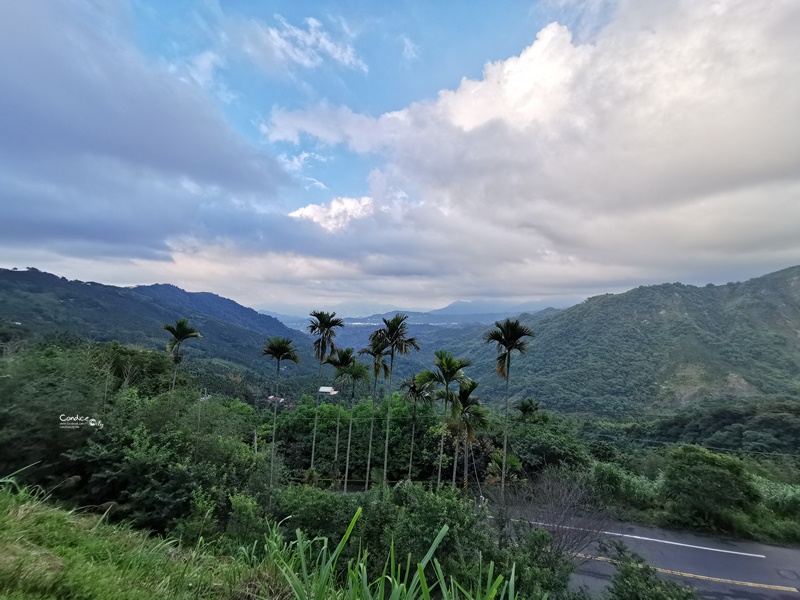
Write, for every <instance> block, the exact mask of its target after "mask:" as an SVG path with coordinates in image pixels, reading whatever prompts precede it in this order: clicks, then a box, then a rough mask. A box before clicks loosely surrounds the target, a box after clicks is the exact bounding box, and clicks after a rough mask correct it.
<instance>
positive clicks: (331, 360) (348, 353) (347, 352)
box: [324, 348, 356, 479]
mask: <svg viewBox="0 0 800 600" xmlns="http://www.w3.org/2000/svg"><path fill="white" fill-rule="evenodd" d="M324 362H325V364H327V365H332V366H333V368H334V369H336V371H337V372H338V371H339V370H340V369H346V368H347V367H349V366H350V365H352V364H353V363H354V362H356V356H355V350H354V349H353V348H345V349H344V350H343V349H342V348H336V350H335V351H334V352H331V354H330V355H329V356H328V358H326V359H325V361H324ZM343 391H344V390H341V392H343ZM343 395H344V394H343V393H340V394H339V402H338V405H339V411H338V413H337V414H336V448H335V450H334V452H333V478H334V479H336V478H337V477H339V430H340V426H341V422H342V396H343Z"/></svg>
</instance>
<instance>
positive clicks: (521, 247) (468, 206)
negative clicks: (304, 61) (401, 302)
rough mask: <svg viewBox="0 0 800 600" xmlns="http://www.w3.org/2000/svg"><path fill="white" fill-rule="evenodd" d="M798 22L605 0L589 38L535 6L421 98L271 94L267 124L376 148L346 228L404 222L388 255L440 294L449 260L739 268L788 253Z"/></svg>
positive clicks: (496, 264) (297, 136) (494, 266)
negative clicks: (530, 37) (277, 101)
mask: <svg viewBox="0 0 800 600" xmlns="http://www.w3.org/2000/svg"><path fill="white" fill-rule="evenodd" d="M598 6H599V5H598ZM603 10H605V9H603ZM798 29H800V4H798V3H797V2H794V1H793V0H763V1H762V2H754V1H744V0H727V1H719V2H714V3H706V2H694V1H692V0H684V1H681V2H669V3H665V2H660V1H652V2H642V1H636V2H634V1H632V0H631V1H623V2H620V4H619V5H618V6H617V8H616V11H614V12H613V16H610V20H609V21H608V22H607V24H606V25H605V26H604V27H603V28H602V29H600V30H599V31H598V32H597V33H596V35H595V36H594V37H593V38H592V40H591V43H588V42H587V43H578V42H576V41H575V39H573V36H572V34H571V32H570V31H569V30H568V29H567V28H566V27H564V26H561V25H558V24H556V23H553V24H550V25H548V26H547V27H544V28H543V29H542V30H541V31H540V32H539V34H538V35H537V39H536V41H535V42H533V44H531V45H530V46H529V47H528V48H526V49H524V50H523V51H522V52H521V53H520V55H519V56H515V57H511V58H509V59H507V60H504V61H497V62H494V63H490V64H487V65H486V67H485V69H484V73H483V76H482V78H480V79H478V80H469V79H464V80H463V81H462V82H461V85H460V86H459V87H458V89H456V90H443V91H442V92H440V94H439V96H438V98H436V99H435V100H432V101H427V102H420V103H416V104H412V105H410V106H408V107H407V108H405V109H403V110H401V111H397V112H393V113H386V114H383V115H381V116H379V117H375V118H374V117H370V116H368V115H362V114H358V113H355V112H353V111H352V110H350V109H349V108H347V107H334V106H331V105H329V104H325V103H323V104H319V105H317V106H315V107H312V108H310V109H308V110H304V111H287V110H285V109H275V110H274V111H273V113H272V121H271V123H270V125H269V127H268V135H269V136H270V138H271V139H273V140H277V141H298V140H301V136H303V135H307V136H311V137H313V138H316V139H317V140H318V141H320V142H323V143H325V144H330V145H335V144H345V145H346V146H347V147H349V148H350V149H351V150H352V151H354V152H358V153H363V154H375V155H379V156H382V157H383V159H384V163H383V164H382V165H381V166H380V167H379V168H378V169H377V170H376V171H375V172H374V173H373V174H372V176H371V183H372V189H371V196H372V197H373V201H374V206H375V211H374V213H373V215H372V217H371V219H368V220H367V221H369V224H367V221H365V222H363V224H361V225H359V232H365V231H366V230H367V228H368V227H372V228H378V227H382V229H381V231H383V233H384V238H386V236H389V237H392V238H393V236H394V233H393V232H394V231H402V232H404V233H408V232H409V231H410V232H411V235H413V239H414V243H413V244H412V246H413V249H406V250H401V251H400V253H401V258H397V260H401V261H402V260H409V261H412V262H413V260H414V258H415V257H416V256H419V255H421V254H425V253H427V255H428V256H429V257H430V256H436V257H437V260H441V261H443V263H444V264H443V271H444V272H445V273H448V272H453V273H458V277H456V276H453V277H452V278H450V277H448V276H447V275H445V276H444V277H442V278H438V279H436V281H433V280H430V284H431V286H432V287H438V286H440V285H450V286H452V287H453V288H454V289H455V290H461V291H454V292H453V293H454V295H459V296H460V295H463V294H464V291H466V290H467V289H469V285H468V284H466V283H465V281H466V280H465V278H463V277H461V275H462V271H463V270H464V269H463V268H462V265H463V264H468V265H469V269H468V270H469V275H470V277H469V278H467V279H472V280H473V281H474V284H475V285H478V286H481V288H483V289H488V288H490V284H489V282H493V283H494V289H496V290H502V291H504V292H505V293H509V294H525V293H527V294H531V293H533V292H535V291H536V290H540V289H543V288H547V287H550V286H554V287H557V286H559V285H564V284H565V283H567V282H568V281H573V282H575V281H580V282H593V281H597V280H606V281H608V282H609V285H624V284H623V283H622V282H623V281H631V282H635V281H637V280H639V281H641V280H642V279H648V280H655V281H657V280H659V279H675V278H678V277H680V278H685V279H692V278H693V277H694V276H698V277H700V276H703V275H704V274H707V273H713V272H715V271H719V270H720V269H723V270H725V269H727V270H730V268H731V265H734V264H738V265H740V268H741V270H742V272H744V273H750V274H755V273H758V272H759V271H762V270H767V269H770V268H777V267H781V266H786V265H787V264H792V263H797V262H800V238H797V236H796V235H792V233H791V231H789V230H788V229H787V223H789V224H796V223H798V222H800V128H797V127H793V126H792V124H794V123H795V122H796V118H797V107H798V106H800V63H799V62H798V61H796V60H795V59H794V57H795V56H800V36H797V35H796V31H797V30H798ZM397 190H403V191H404V192H405V193H406V194H407V198H406V199H405V200H398V197H397V196H396V195H393V194H394V193H395V192H396V191H397ZM389 206H391V207H393V208H392V210H391V211H390V213H386V212H385V211H384V209H385V208H386V207H389ZM398 207H400V209H398ZM381 215H383V216H381ZM389 216H390V218H391V222H383V221H379V219H380V218H385V217H389ZM431 222H433V223H434V224H435V225H433V226H431V225H430V224H429V223H431ZM748 224H749V225H748ZM362 225H363V227H362ZM401 225H402V226H401ZM789 229H792V227H789ZM401 235H402V234H401V233H398V234H397V237H398V238H400V236H401ZM383 241H384V243H385V244H387V245H391V244H392V240H391V239H384V240H383ZM365 243H369V236H367V241H365ZM376 243H377V240H376ZM403 253H405V256H403ZM588 285H589V284H588V283H587V286H588ZM595 289H596V288H595Z"/></svg>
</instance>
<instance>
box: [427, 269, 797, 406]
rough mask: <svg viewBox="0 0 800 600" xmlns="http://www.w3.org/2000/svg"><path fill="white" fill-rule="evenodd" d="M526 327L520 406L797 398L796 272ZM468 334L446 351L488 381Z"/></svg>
mask: <svg viewBox="0 0 800 600" xmlns="http://www.w3.org/2000/svg"><path fill="white" fill-rule="evenodd" d="M520 319H521V321H522V322H523V323H524V324H526V325H528V326H529V327H531V328H532V329H533V330H534V332H535V333H536V338H535V339H534V341H533V342H532V343H531V345H530V349H529V352H528V354H527V355H525V356H523V357H520V358H518V359H516V363H515V364H513V365H512V369H514V370H515V373H514V374H513V376H512V388H513V389H512V393H513V394H514V395H515V396H516V397H517V398H518V399H519V398H522V397H534V398H536V399H537V400H539V401H540V402H542V403H543V404H544V405H546V406H549V407H554V408H559V409H564V410H569V411H578V412H584V411H585V412H594V413H597V412H615V413H617V412H620V411H623V412H624V411H627V410H630V409H632V408H642V407H643V406H647V408H648V410H650V411H653V410H654V409H673V408H677V407H679V406H683V405H687V404H693V403H696V402H698V401H703V400H706V399H713V398H720V397H725V396H734V397H748V396H758V397H761V398H763V397H765V396H766V397H775V398H783V397H787V396H788V397H792V398H795V399H796V398H798V396H800V267H792V268H789V269H785V270H782V271H779V272H776V273H772V274H769V275H765V276H763V277H758V278H755V279H751V280H749V281H746V282H743V283H729V284H727V285H720V286H713V285H708V286H705V287H695V286H690V285H683V284H680V283H672V284H662V285H655V286H647V287H639V288H636V289H633V290H630V291H628V292H626V293H623V294H616V295H613V294H606V295H602V296H596V297H593V298H589V299H587V300H586V301H584V302H583V303H581V304H579V305H576V306H573V307H571V308H568V309H566V310H563V311H557V312H553V311H549V312H545V313H537V314H535V315H522V316H521V317H520ZM464 333H465V334H466V336H461V337H459V338H457V339H450V340H445V339H442V340H441V341H440V343H442V344H444V343H447V342H449V343H448V344H447V347H448V348H449V349H450V350H451V351H453V352H454V353H456V354H461V355H465V356H468V357H470V358H472V359H473V363H474V364H473V367H471V370H470V375H471V376H472V377H474V378H477V379H478V380H480V381H482V382H484V381H486V382H488V381H490V380H491V377H492V375H493V374H492V369H493V366H494V365H493V364H492V363H491V361H490V357H491V354H492V352H493V349H491V348H490V347H488V346H484V344H481V343H480V341H479V340H477V339H476V338H475V334H476V332H475V331H470V332H464ZM494 379H497V377H494Z"/></svg>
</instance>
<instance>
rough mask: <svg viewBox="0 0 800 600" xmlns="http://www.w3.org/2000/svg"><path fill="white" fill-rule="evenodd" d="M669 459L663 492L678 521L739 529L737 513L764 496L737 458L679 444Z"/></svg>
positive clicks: (752, 506)
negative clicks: (735, 516) (735, 514)
mask: <svg viewBox="0 0 800 600" xmlns="http://www.w3.org/2000/svg"><path fill="white" fill-rule="evenodd" d="M667 458H668V461H667V469H666V471H665V473H664V482H663V486H662V494H663V496H664V498H665V499H666V500H667V501H668V512H669V516H670V518H671V519H672V521H673V522H675V523H680V524H685V525H693V526H698V525H699V526H709V527H711V528H714V529H718V530H721V531H736V530H738V528H737V527H735V525H736V522H737V521H738V519H736V518H732V515H733V513H734V512H742V513H745V514H748V513H751V512H752V511H753V510H754V508H755V507H756V505H757V504H758V502H759V500H760V499H761V494H760V493H759V491H758V489H757V488H756V487H755V485H754V484H753V482H752V481H751V478H750V476H749V475H748V474H747V473H746V472H745V469H744V465H743V464H742V462H741V461H739V460H737V459H735V458H733V457H730V456H723V455H721V454H715V453H714V452H710V451H709V450H706V449H705V448H700V447H699V446H679V447H677V448H673V449H672V450H670V452H669V453H668V455H667Z"/></svg>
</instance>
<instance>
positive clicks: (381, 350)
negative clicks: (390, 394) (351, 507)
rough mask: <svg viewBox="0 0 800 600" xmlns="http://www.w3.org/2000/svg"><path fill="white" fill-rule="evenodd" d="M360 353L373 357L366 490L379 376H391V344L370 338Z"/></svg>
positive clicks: (366, 487)
mask: <svg viewBox="0 0 800 600" xmlns="http://www.w3.org/2000/svg"><path fill="white" fill-rule="evenodd" d="M358 353H359V354H369V355H370V356H371V357H372V417H371V418H370V423H369V449H368V450H367V477H366V480H365V482H364V491H367V490H368V489H369V474H370V470H369V469H370V463H371V462H372V435H373V433H374V431H375V404H376V403H377V398H378V378H379V377H381V375H383V378H384V379H387V378H388V377H389V373H390V371H389V365H388V364H386V357H387V356H389V344H388V343H387V342H386V340H383V339H379V338H378V339H374V340H370V342H369V346H367V347H366V348H362V349H361V350H359V351H358Z"/></svg>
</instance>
